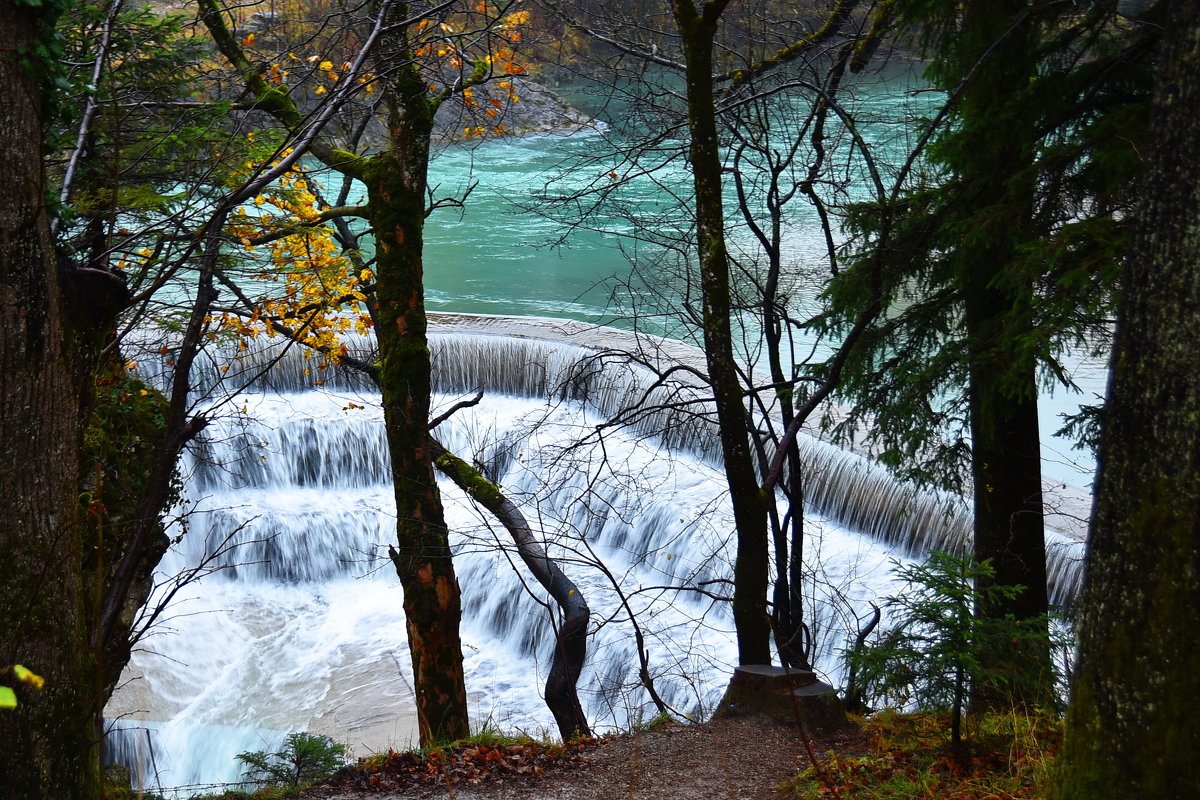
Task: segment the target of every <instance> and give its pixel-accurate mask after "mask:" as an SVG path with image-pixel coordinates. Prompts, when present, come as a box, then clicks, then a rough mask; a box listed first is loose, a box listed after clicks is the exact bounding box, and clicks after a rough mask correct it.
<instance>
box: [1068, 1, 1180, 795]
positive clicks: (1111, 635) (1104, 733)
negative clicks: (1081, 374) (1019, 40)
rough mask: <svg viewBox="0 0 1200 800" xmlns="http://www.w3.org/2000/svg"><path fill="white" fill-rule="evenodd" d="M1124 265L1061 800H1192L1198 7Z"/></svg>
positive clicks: (1176, 44)
mask: <svg viewBox="0 0 1200 800" xmlns="http://www.w3.org/2000/svg"><path fill="white" fill-rule="evenodd" d="M1167 13H1168V24H1167V25H1166V27H1165V39H1164V53H1163V57H1162V61H1161V64H1160V68H1159V69H1160V71H1159V78H1158V88H1157V92H1156V96H1155V110H1154V117H1153V119H1152V121H1151V131H1150V136H1149V137H1148V139H1147V141H1149V142H1150V149H1149V152H1148V153H1147V163H1146V166H1145V173H1144V179H1143V184H1142V205H1141V207H1140V209H1139V211H1138V223H1139V224H1138V225H1137V227H1136V231H1137V233H1136V235H1135V238H1134V242H1133V247H1132V252H1131V253H1130V256H1129V258H1128V260H1127V261H1126V267H1125V281H1124V286H1125V295H1124V297H1123V299H1122V306H1121V312H1120V315H1119V319H1118V325H1117V341H1116V345H1115V350H1114V353H1113V363H1112V376H1111V379H1110V384H1109V397H1108V403H1107V406H1106V409H1105V428H1104V433H1103V438H1102V441H1101V447H1100V457H1099V472H1098V476H1097V482H1096V505H1095V509H1094V513H1093V516H1092V525H1091V531H1090V539H1089V549H1088V561H1087V572H1086V577H1085V583H1084V592H1083V596H1082V600H1081V619H1080V623H1079V633H1080V637H1079V666H1078V670H1077V672H1076V676H1075V683H1074V687H1073V694H1072V698H1071V706H1070V709H1069V711H1068V715H1067V734H1066V741H1065V743H1064V747H1063V754H1062V768H1061V783H1060V797H1062V798H1087V799H1088V800H1101V799H1102V798H1128V797H1163V798H1166V797H1179V798H1182V797H1195V796H1197V795H1198V794H1200V759H1197V757H1196V755H1197V753H1200V713H1198V709H1197V698H1200V670H1198V669H1197V665H1198V664H1200V638H1197V636H1196V632H1195V620H1196V619H1197V618H1198V617H1200V449H1198V448H1197V442H1198V441H1200V348H1197V347H1196V331H1197V330H1200V213H1198V212H1197V209H1200V117H1197V115H1196V109H1197V108H1200V82H1197V81H1196V73H1197V71H1198V70H1200V7H1198V6H1197V5H1196V4H1195V3H1193V2H1190V0H1175V2H1172V3H1170V4H1169V8H1168V12H1167Z"/></svg>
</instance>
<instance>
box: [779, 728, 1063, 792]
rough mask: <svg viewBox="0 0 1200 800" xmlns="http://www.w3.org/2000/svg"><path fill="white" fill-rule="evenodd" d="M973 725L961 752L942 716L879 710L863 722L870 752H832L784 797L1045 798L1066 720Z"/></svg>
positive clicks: (787, 785) (790, 783)
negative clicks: (951, 743)
mask: <svg viewBox="0 0 1200 800" xmlns="http://www.w3.org/2000/svg"><path fill="white" fill-rule="evenodd" d="M974 723H975V724H974V731H973V736H972V741H971V746H970V749H969V750H967V751H963V750H961V749H955V748H953V747H948V746H947V741H946V738H945V728H946V719H945V715H944V714H930V713H922V714H896V713H892V712H885V713H882V714H878V715H876V716H875V717H873V718H871V719H870V720H869V721H867V722H866V723H865V724H864V726H863V731H864V733H866V734H867V735H868V736H869V737H870V740H871V745H870V749H869V751H868V752H867V753H864V754H862V755H846V754H839V753H833V752H831V753H828V754H827V755H826V756H825V758H824V759H822V760H821V761H820V762H819V765H818V766H815V767H813V766H810V767H809V768H808V769H806V770H805V771H804V772H802V773H800V774H799V775H797V776H796V777H795V778H793V779H792V780H790V781H788V782H787V783H785V784H784V785H783V787H781V788H782V794H783V795H784V796H789V797H800V798H811V799H812V800H817V799H818V798H826V797H832V796H837V797H842V798H846V800H857V799H858V798H862V799H863V800H866V798H871V800H882V799H885V798H886V799H887V800H908V799H909V798H911V799H912V800H917V798H920V799H921V800H927V799H928V798H938V800H960V799H961V800H979V799H980V798H988V800H1016V799H1017V798H1041V797H1045V796H1046V792H1047V789H1048V788H1049V786H1050V780H1051V774H1052V768H1053V765H1054V759H1055V756H1056V755H1057V752H1058V746H1059V742H1060V740H1061V738H1062V721H1061V720H1060V719H1059V718H1058V717H1057V716H1046V715H1037V714H1033V715H1030V714H987V715H983V716H981V717H979V718H977V719H975V720H974Z"/></svg>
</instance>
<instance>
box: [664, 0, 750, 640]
mask: <svg viewBox="0 0 1200 800" xmlns="http://www.w3.org/2000/svg"><path fill="white" fill-rule="evenodd" d="M722 8H724V3H720V2H718V3H706V4H704V8H703V11H702V12H697V10H696V6H695V5H694V4H693V3H692V2H691V0H673V2H672V9H673V11H674V14H675V22H676V25H677V26H678V29H679V33H680V36H681V38H682V46H683V52H684V59H685V62H686V67H687V74H686V81H687V106H688V129H689V133H690V135H691V144H690V148H689V151H688V162H689V164H690V165H691V168H692V180H693V187H694V192H695V202H696V236H697V242H698V245H699V266H700V285H701V290H702V292H703V296H704V350H705V355H706V356H707V359H708V376H709V382H710V385H711V386H712V390H713V397H714V399H715V402H716V408H717V424H718V426H719V428H720V436H721V451H722V455H723V456H724V464H725V479H726V482H727V483H728V485H729V497H730V501H731V502H732V504H733V516H734V526H735V528H736V534H737V561H736V563H735V565H734V574H733V579H734V589H733V619H734V625H735V627H736V628H737V638H738V660H739V661H740V662H741V663H742V664H770V663H771V626H770V620H769V617H768V616H767V584H768V581H769V575H768V565H769V559H770V554H769V548H768V544H767V504H766V496H765V494H764V493H763V491H762V490H761V489H760V488H759V485H758V478H757V476H756V475H755V472H754V462H753V459H752V454H751V452H750V440H749V427H748V425H747V420H746V406H745V401H744V399H743V397H742V385H741V381H740V379H739V377H738V372H737V362H736V361H735V360H734V357H733V336H732V333H731V319H730V317H731V315H732V303H731V301H730V288H729V255H728V252H727V251H726V248H725V212H724V207H723V201H722V192H721V186H722V183H721V154H720V149H719V146H718V138H717V123H716V105H715V100H714V95H713V46H714V45H713V43H714V40H715V36H716V29H717V21H718V19H719V17H720V14H721V9H722Z"/></svg>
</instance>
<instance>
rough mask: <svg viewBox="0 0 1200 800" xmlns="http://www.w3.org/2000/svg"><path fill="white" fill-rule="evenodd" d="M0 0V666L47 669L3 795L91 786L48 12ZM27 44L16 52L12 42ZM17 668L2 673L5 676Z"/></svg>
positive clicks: (9, 723)
mask: <svg viewBox="0 0 1200 800" xmlns="http://www.w3.org/2000/svg"><path fill="white" fill-rule="evenodd" d="M46 13H47V12H45V11H44V10H43V9H42V8H40V7H34V6H31V5H21V4H16V3H12V2H3V3H2V4H0V45H2V46H0V85H3V86H4V87H5V92H6V94H7V95H8V96H7V98H6V101H5V102H4V103H3V104H0V186H3V187H4V192H5V197H4V202H3V203H0V314H2V319H3V324H2V325H0V520H3V522H2V523H0V669H5V668H7V667H9V666H11V665H12V664H15V663H20V664H23V665H25V666H26V667H28V668H30V669H32V670H34V671H35V672H37V673H40V674H41V675H42V676H43V677H45V679H46V687H45V689H44V690H43V691H41V692H34V691H30V690H27V689H26V688H24V687H17V692H18V695H19V699H20V706H19V707H18V708H16V709H15V710H11V711H6V710H0V739H2V740H3V742H4V744H3V746H2V747H0V797H2V798H19V799H20V800H25V798H42V797H53V798H61V800H73V799H74V798H91V797H95V796H97V794H98V792H99V785H98V776H97V759H96V746H97V741H96V728H95V724H94V722H95V716H94V711H95V702H94V700H95V698H94V697H93V696H92V695H91V690H92V682H91V681H90V680H89V667H90V657H89V655H88V650H87V633H86V627H85V625H86V616H85V611H84V598H83V595H82V580H81V569H82V559H83V549H84V548H83V542H82V526H81V525H80V524H79V519H78V508H79V507H78V489H77V486H76V483H75V481H76V478H77V475H78V464H79V434H80V430H79V426H80V413H81V412H80V398H79V392H78V383H77V382H76V381H75V379H74V374H73V372H72V365H73V358H72V356H73V352H72V351H73V347H72V345H71V342H70V337H69V336H68V333H67V327H68V325H67V321H66V320H65V319H64V317H63V313H62V300H61V286H60V277H59V273H58V264H57V259H56V258H55V255H54V248H53V244H52V242H51V239H50V228H49V219H48V216H47V210H46V184H45V181H44V177H43V170H42V142H43V135H42V120H43V117H42V108H43V98H42V91H41V89H42V79H43V70H44V66H43V67H41V68H31V67H29V66H22V65H21V64H20V61H21V60H22V58H26V59H35V58H36V57H37V56H36V55H35V54H36V53H37V52H38V47H39V46H40V41H39V40H44V39H43V37H45V36H46V34H47V31H48V29H49V26H50V25H51V24H52V20H47V19H46V18H45V17H46ZM22 52H23V53H25V55H24V56H21V55H20V53H22ZM12 682H13V678H12V673H11V672H7V671H5V672H4V673H0V683H2V684H5V685H9V684H11V683H12Z"/></svg>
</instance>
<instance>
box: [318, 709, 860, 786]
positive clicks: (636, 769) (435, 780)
mask: <svg viewBox="0 0 1200 800" xmlns="http://www.w3.org/2000/svg"><path fill="white" fill-rule="evenodd" d="M809 745H811V751H812V752H813V753H815V754H817V755H819V756H820V755H824V754H825V753H826V752H828V751H830V750H833V751H837V752H839V753H842V754H846V753H851V752H862V751H863V750H864V749H865V748H866V737H865V736H864V734H862V733H860V732H859V731H858V730H857V729H855V728H851V729H849V730H846V731H839V732H823V731H813V732H812V734H811V736H810V738H809V741H808V742H807V743H806V742H805V739H804V737H803V736H802V735H801V734H800V733H799V731H798V730H797V727H796V725H795V724H790V725H788V724H783V723H780V722H776V721H773V720H770V719H766V718H761V717H750V716H743V717H735V718H731V719H722V720H718V721H713V722H707V723H702V724H691V725H681V724H667V725H663V726H659V727H655V728H653V729H650V730H642V731H636V732H633V733H627V734H621V735H617V736H608V737H602V738H598V739H590V740H585V741H583V742H582V743H579V744H577V745H571V746H568V747H567V748H565V749H564V750H563V751H562V752H561V754H559V755H557V756H555V757H554V758H553V760H551V761H543V760H541V756H540V755H539V754H535V752H534V751H535V749H536V748H530V749H529V752H528V754H527V755H526V754H525V753H524V751H521V750H520V749H518V750H517V751H513V750H512V748H511V747H509V748H504V747H496V748H493V749H489V748H488V747H487V746H475V747H473V748H472V749H471V750H470V751H468V752H467V753H466V755H467V756H469V758H466V759H463V758H458V759H456V758H455V757H454V756H453V755H451V756H450V757H449V758H448V759H447V760H445V761H444V762H443V763H442V765H441V766H439V767H437V768H434V767H431V766H429V763H428V761H425V762H421V763H420V764H417V763H415V762H412V761H409V760H408V759H407V758H405V757H404V756H394V757H393V758H392V763H391V764H382V765H379V767H380V769H379V771H378V772H376V773H375V774H374V775H367V776H364V775H363V774H362V773H355V774H353V775H351V774H349V773H343V774H342V775H341V776H340V778H335V780H334V781H332V782H331V783H330V784H328V785H326V786H323V787H318V788H315V789H311V790H309V791H307V792H305V793H304V794H303V795H301V797H302V798H303V799H304V800H409V798H412V799H414V800H415V799H417V798H421V799H425V798H442V797H445V798H455V799H456V800H575V799H576V798H579V799H581V800H618V798H620V799H621V800H638V799H640V798H646V800H649V799H650V798H653V800H684V799H685V798H686V799H687V800H696V799H697V798H705V799H707V798H713V799H714V800H717V799H720V800H726V799H727V800H774V798H777V797H778V796H779V792H780V784H781V783H783V782H784V781H787V780H788V779H790V778H793V777H794V776H796V775H797V774H798V773H800V772H803V771H804V770H805V769H806V768H807V767H808V766H809V764H810V756H809V752H810V747H809ZM498 762H502V763H498ZM489 763H490V764H491V765H492V766H493V767H494V768H492V767H489Z"/></svg>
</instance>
